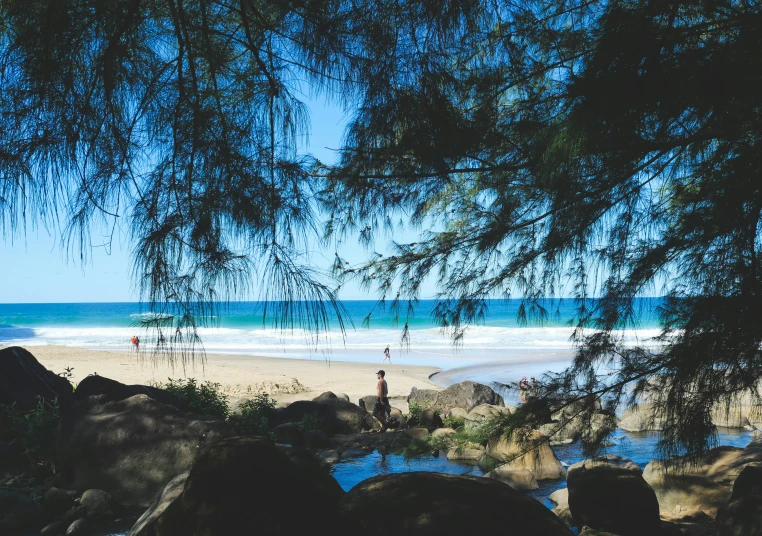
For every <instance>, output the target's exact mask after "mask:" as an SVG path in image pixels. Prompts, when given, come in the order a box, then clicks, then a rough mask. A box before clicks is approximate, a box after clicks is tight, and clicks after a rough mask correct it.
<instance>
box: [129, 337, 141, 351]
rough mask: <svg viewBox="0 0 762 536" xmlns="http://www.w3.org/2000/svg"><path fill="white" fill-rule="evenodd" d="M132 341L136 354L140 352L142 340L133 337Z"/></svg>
mask: <svg viewBox="0 0 762 536" xmlns="http://www.w3.org/2000/svg"><path fill="white" fill-rule="evenodd" d="M131 341H132V347H133V348H134V350H135V351H136V352H138V351H140V339H138V336H137V335H133V336H132V339H131Z"/></svg>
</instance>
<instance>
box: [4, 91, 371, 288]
mask: <svg viewBox="0 0 762 536" xmlns="http://www.w3.org/2000/svg"><path fill="white" fill-rule="evenodd" d="M308 104H309V106H310V117H311V120H312V129H311V134H310V136H309V141H308V145H307V147H306V149H307V151H309V152H311V153H312V154H314V155H315V156H316V157H317V158H319V159H320V160H322V161H324V162H332V161H334V152H333V151H332V150H335V149H337V148H338V147H339V146H340V144H341V136H342V133H343V131H344V127H345V125H346V122H347V118H346V116H345V114H344V113H343V111H342V110H341V108H339V107H337V106H335V105H332V104H330V103H326V102H325V101H324V100H323V99H322V98H321V99H316V100H308ZM97 238H98V237H97V233H95V234H94V236H93V242H97ZM358 249H359V248H358ZM343 253H344V252H342V254H343ZM354 256H355V258H354V259H352V258H350V261H351V262H354V261H359V260H360V259H361V255H360V254H359V252H358V254H356V255H354ZM312 257H313V258H312V259H311V260H312V262H313V263H315V264H316V265H318V266H321V267H325V268H328V267H330V265H331V263H332V262H333V257H334V255H333V250H331V251H325V252H322V251H320V247H319V246H317V247H316V250H315V251H314V252H313V253H312ZM0 258H2V262H0V281H2V283H0V303H52V302H115V301H117V302H118V301H137V300H138V299H139V296H138V293H137V291H136V289H135V288H134V281H133V280H132V279H131V277H130V273H131V272H130V244H127V243H126V239H125V237H116V238H115V240H114V243H113V247H112V250H111V251H110V252H107V251H106V250H105V249H104V248H102V247H96V248H94V249H93V250H92V254H91V257H90V259H88V260H87V262H85V263H84V264H83V263H82V262H80V259H79V258H78V252H68V253H67V251H66V250H65V249H64V248H63V247H62V245H61V243H60V236H58V234H57V233H55V232H52V233H51V232H48V231H47V230H45V229H40V228H36V229H33V228H27V230H26V234H16V235H15V236H13V237H5V238H2V237H0ZM341 297H342V299H350V300H351V299H372V298H373V297H374V296H368V295H367V293H365V292H362V291H361V290H360V289H358V288H357V287H353V286H351V285H348V286H347V287H346V288H344V289H342V293H341Z"/></svg>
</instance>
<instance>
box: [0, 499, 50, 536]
mask: <svg viewBox="0 0 762 536" xmlns="http://www.w3.org/2000/svg"><path fill="white" fill-rule="evenodd" d="M42 513H43V510H42V505H41V504H40V503H39V502H37V501H35V500H33V499H31V498H30V497H27V496H26V495H24V494H23V493H20V492H17V491H11V490H3V489H0V534H9V535H10V534H23V533H24V532H26V531H27V530H34V529H38V530H39V529H40V527H41V526H42V525H43V523H42V522H41V521H42Z"/></svg>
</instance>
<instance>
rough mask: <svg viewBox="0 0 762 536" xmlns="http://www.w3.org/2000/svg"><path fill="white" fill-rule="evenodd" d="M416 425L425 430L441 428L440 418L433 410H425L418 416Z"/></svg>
mask: <svg viewBox="0 0 762 536" xmlns="http://www.w3.org/2000/svg"><path fill="white" fill-rule="evenodd" d="M418 423H419V424H420V425H421V426H425V427H426V428H442V426H443V424H442V418H441V417H440V416H439V413H437V412H436V411H435V410H433V409H431V408H426V409H424V410H423V411H421V413H420V415H419V416H418Z"/></svg>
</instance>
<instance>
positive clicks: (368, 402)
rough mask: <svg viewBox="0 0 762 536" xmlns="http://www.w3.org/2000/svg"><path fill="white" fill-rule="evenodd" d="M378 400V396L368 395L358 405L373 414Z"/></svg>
mask: <svg viewBox="0 0 762 536" xmlns="http://www.w3.org/2000/svg"><path fill="white" fill-rule="evenodd" d="M376 400H378V397H377V396H376V395H367V396H364V397H362V398H360V399H359V400H358V401H357V405H358V406H360V407H361V408H362V409H364V410H365V411H367V412H368V413H373V408H374V407H375V406H376Z"/></svg>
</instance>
